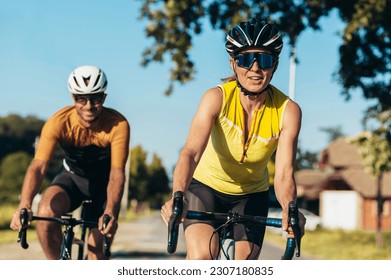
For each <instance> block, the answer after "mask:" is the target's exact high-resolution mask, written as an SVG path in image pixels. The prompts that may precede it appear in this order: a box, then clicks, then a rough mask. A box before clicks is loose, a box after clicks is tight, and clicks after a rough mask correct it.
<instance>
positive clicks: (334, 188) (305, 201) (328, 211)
mask: <svg viewBox="0 0 391 280" xmlns="http://www.w3.org/2000/svg"><path fill="white" fill-rule="evenodd" d="M295 180H296V185H297V192H298V201H299V202H300V204H301V207H303V208H307V209H309V210H312V211H313V212H315V213H317V214H319V215H320V216H321V217H322V223H323V225H324V226H325V227H328V228H344V229H369V230H372V229H376V228H377V207H378V187H377V185H378V184H377V180H376V178H374V177H372V176H371V175H370V174H368V173H366V171H365V170H364V166H363V164H362V159H361V156H360V154H359V153H358V149H357V146H356V145H354V144H351V143H349V142H348V139H347V137H341V138H339V139H337V140H335V141H334V142H332V143H330V145H329V146H328V147H327V148H326V149H324V150H323V151H322V153H321V155H320V160H319V167H318V168H317V169H313V170H300V171H298V172H296V173H295ZM380 192H381V197H382V201H383V203H382V205H383V208H382V219H381V224H382V229H391V172H387V173H385V174H384V176H383V178H382V181H381V188H380Z"/></svg>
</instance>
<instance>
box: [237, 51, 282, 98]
mask: <svg viewBox="0 0 391 280" xmlns="http://www.w3.org/2000/svg"><path fill="white" fill-rule="evenodd" d="M230 63H231V67H232V69H233V70H234V72H235V73H236V76H237V79H238V81H239V83H240V84H241V85H242V86H243V87H244V88H245V89H247V90H248V91H251V92H261V91H262V90H264V89H265V88H266V87H267V86H268V85H269V83H270V81H271V79H272V76H273V73H274V71H275V69H276V67H277V59H276V58H273V56H272V55H271V54H270V53H269V52H267V51H265V50H263V49H259V48H257V49H249V50H246V51H243V52H241V53H240V54H238V55H236V56H235V57H233V58H231V60H230Z"/></svg>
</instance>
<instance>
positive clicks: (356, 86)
mask: <svg viewBox="0 0 391 280" xmlns="http://www.w3.org/2000/svg"><path fill="white" fill-rule="evenodd" d="M332 10H337V12H338V14H339V16H340V19H341V20H342V21H343V22H344V23H346V26H345V29H344V32H343V34H341V37H342V39H343V44H342V45H341V46H340V48H339V52H340V65H339V69H338V71H337V73H336V74H335V77H336V79H337V80H338V81H339V82H340V84H341V85H342V87H343V90H342V92H341V93H342V94H343V95H344V96H345V97H346V98H347V99H349V98H350V97H351V94H352V92H356V91H361V92H362V94H363V95H364V97H365V98H367V99H374V100H375V101H377V103H376V104H375V106H373V107H372V108H370V110H376V111H377V112H381V111H384V110H387V109H388V108H390V107H391V95H390V92H391V79H390V70H391V69H390V68H391V61H390V60H391V59H390V58H391V39H390V30H391V17H390V14H391V1H390V0H344V1H338V0H295V1H291V0H264V1H256V0H208V1H206V0H204V1H203V0H188V1H185V0H181V1H177V0H144V2H143V5H142V9H141V13H140V17H141V18H142V19H145V20H146V21H147V27H146V29H145V33H146V36H147V37H148V38H152V39H153V41H154V42H153V43H152V44H151V47H149V48H147V49H146V50H145V52H144V53H143V58H144V60H143V63H142V65H144V66H147V65H148V64H149V63H151V62H153V61H155V62H156V61H157V62H162V61H163V60H164V58H167V59H169V60H171V62H172V64H173V66H172V68H171V80H170V84H169V86H168V89H167V91H166V94H167V95H169V94H171V93H172V91H173V85H174V83H175V82H179V83H186V82H188V81H189V80H191V79H193V78H194V73H195V63H194V62H193V61H192V59H191V56H190V51H191V46H192V40H193V38H194V37H195V36H198V35H200V34H201V33H202V30H203V26H204V24H205V22H206V21H207V20H209V22H210V24H211V26H212V27H213V28H214V29H217V30H221V31H223V32H226V31H227V29H228V28H229V27H230V26H232V25H233V24H236V23H238V22H240V21H243V20H247V19H248V18H250V17H261V18H265V19H266V18H267V19H269V20H272V21H274V22H275V23H276V24H277V25H278V26H279V28H280V30H281V31H282V32H283V34H284V35H285V37H287V38H288V42H287V43H288V45H290V46H291V47H292V50H293V48H294V47H295V45H296V42H297V38H298V37H299V35H300V34H301V33H302V32H303V31H304V30H305V29H308V28H312V29H315V30H319V29H320V26H319V20H320V19H321V18H322V17H325V16H328V15H329V13H330V12H331V11H332ZM222 43H223V42H222Z"/></svg>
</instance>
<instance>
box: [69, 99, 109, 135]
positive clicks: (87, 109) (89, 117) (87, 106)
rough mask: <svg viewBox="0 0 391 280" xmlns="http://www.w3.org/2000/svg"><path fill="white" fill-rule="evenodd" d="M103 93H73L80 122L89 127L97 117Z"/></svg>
mask: <svg viewBox="0 0 391 280" xmlns="http://www.w3.org/2000/svg"><path fill="white" fill-rule="evenodd" d="M105 98H106V95H105V94H103V93H102V94H91V95H90V94H86V95H79V96H78V95H73V100H74V101H75V109H76V112H77V115H78V116H79V120H80V122H81V124H82V125H83V126H85V127H91V126H92V125H93V124H94V123H95V122H96V121H97V120H98V118H99V116H100V114H101V113H102V110H103V102H104V101H105Z"/></svg>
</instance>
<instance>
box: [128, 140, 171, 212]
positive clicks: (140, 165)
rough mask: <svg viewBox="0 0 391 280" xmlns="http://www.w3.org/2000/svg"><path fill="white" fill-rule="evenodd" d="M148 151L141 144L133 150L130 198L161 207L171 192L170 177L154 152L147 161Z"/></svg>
mask: <svg viewBox="0 0 391 280" xmlns="http://www.w3.org/2000/svg"><path fill="white" fill-rule="evenodd" d="M147 155H148V154H147V152H145V151H144V150H143V148H142V147H141V146H136V147H134V148H133V149H132V151H131V161H130V176H129V195H128V199H129V200H131V199H135V200H137V201H139V202H148V203H149V204H150V205H151V206H152V207H154V208H155V207H160V206H161V205H162V202H163V199H164V197H165V196H166V195H167V194H168V193H169V191H170V187H169V179H168V176H167V173H166V170H165V169H164V167H163V165H162V161H161V159H160V158H159V157H158V156H157V155H156V154H154V155H153V157H152V162H151V163H150V164H148V163H147Z"/></svg>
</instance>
